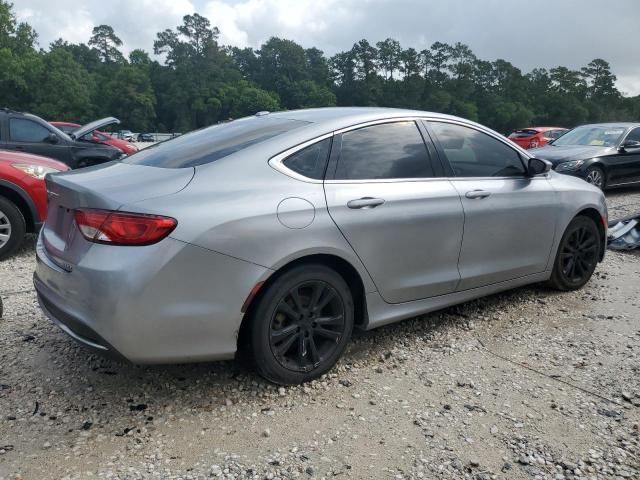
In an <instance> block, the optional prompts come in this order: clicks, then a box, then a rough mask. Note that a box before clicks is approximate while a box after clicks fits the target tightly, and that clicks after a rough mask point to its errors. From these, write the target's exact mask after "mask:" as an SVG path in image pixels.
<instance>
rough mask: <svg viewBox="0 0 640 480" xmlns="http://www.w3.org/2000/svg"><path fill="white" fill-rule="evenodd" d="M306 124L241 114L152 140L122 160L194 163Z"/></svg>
mask: <svg viewBox="0 0 640 480" xmlns="http://www.w3.org/2000/svg"><path fill="white" fill-rule="evenodd" d="M306 124H307V122H302V121H298V120H287V119H284V118H274V117H269V116H264V117H248V118H243V119H240V120H234V121H233V122H229V123H223V124H220V125H214V126H212V127H208V128H204V129H201V130H196V131H195V132H191V133H188V134H185V135H181V136H179V137H176V138H174V139H172V140H167V141H165V142H161V143H156V144H155V145H153V146H151V147H148V148H145V149H144V150H141V151H140V152H138V153H136V154H134V155H131V156H130V157H127V158H126V159H125V160H123V163H131V164H134V165H148V166H151V167H162V168H184V167H196V166H198V165H204V164H206V163H211V162H215V161H216V160H219V159H221V158H224V157H227V156H229V155H231V154H233V153H236V152H239V151H240V150H243V149H245V148H248V147H250V146H252V145H255V144H257V143H260V142H264V141H265V140H268V139H269V138H272V137H275V136H276V135H280V134H283V133H285V132H289V131H291V130H293V129H294V128H298V127H301V126H303V125H306Z"/></svg>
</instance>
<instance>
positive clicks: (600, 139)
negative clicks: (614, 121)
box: [553, 125, 624, 147]
mask: <svg viewBox="0 0 640 480" xmlns="http://www.w3.org/2000/svg"><path fill="white" fill-rule="evenodd" d="M623 133H624V128H621V127H607V126H594V125H585V126H584V127H577V128H574V129H573V130H571V131H569V132H567V133H565V134H564V135H563V136H561V137H560V138H558V139H557V140H556V141H555V142H553V145H555V146H563V145H584V146H592V147H614V146H616V145H617V144H618V142H619V141H620V138H621V137H622V134H623Z"/></svg>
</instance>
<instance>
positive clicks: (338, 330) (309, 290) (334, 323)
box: [250, 265, 354, 385]
mask: <svg viewBox="0 0 640 480" xmlns="http://www.w3.org/2000/svg"><path fill="white" fill-rule="evenodd" d="M353 322H354V308H353V297H352V295H351V291H350V290H349V287H348V286H347V284H346V282H345V281H344V279H343V278H342V276H341V275H339V274H338V273H337V272H336V271H334V270H332V269H330V268H328V267H325V266H323V265H300V266H298V267H295V268H293V269H291V270H289V271H287V272H285V273H284V274H282V275H281V276H280V277H278V278H277V279H276V280H275V281H274V282H273V283H272V284H271V285H269V286H268V287H267V290H266V291H265V292H264V293H263V295H262V296H261V298H260V299H259V300H258V304H257V305H256V308H255V309H253V311H252V313H251V330H250V335H251V338H250V340H251V350H252V354H253V357H254V360H255V364H256V368H257V369H258V372H259V373H260V374H261V375H262V376H263V377H265V378H266V379H268V380H270V381H272V382H274V383H278V384H283V385H291V384H298V383H303V382H307V381H310V380H313V379H314V378H317V377H319V376H321V375H322V374H324V373H326V372H327V371H329V370H330V369H331V368H332V367H333V366H334V365H335V364H336V362H337V361H338V359H339V358H340V356H341V355H342V353H343V352H344V349H345V347H346V345H347V343H348V342H349V339H350V338H351V331H352V329H353Z"/></svg>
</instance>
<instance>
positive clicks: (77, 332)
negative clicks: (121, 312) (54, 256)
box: [33, 275, 126, 361]
mask: <svg viewBox="0 0 640 480" xmlns="http://www.w3.org/2000/svg"><path fill="white" fill-rule="evenodd" d="M33 285H34V287H35V289H36V293H37V295H38V303H39V304H40V308H41V309H42V311H43V312H44V313H45V314H46V315H47V317H49V320H51V321H52V322H53V324H54V325H56V326H58V327H59V328H60V329H61V330H62V331H63V332H65V333H66V334H67V335H69V336H70V337H71V338H73V339H74V340H75V341H77V342H78V343H80V344H81V345H83V346H85V347H87V348H89V349H91V350H93V351H95V352H97V353H100V354H104V355H107V356H110V357H113V358H114V359H117V360H124V361H126V358H124V357H123V356H122V355H121V354H120V353H119V352H118V351H117V350H116V349H115V348H113V347H112V346H111V345H109V343H108V342H107V341H106V340H104V339H103V338H101V337H100V335H98V333H97V332H95V331H94V330H92V329H91V328H90V327H89V326H87V325H86V324H85V323H83V322H82V321H80V320H78V319H77V318H74V317H73V316H72V315H69V314H68V313H65V312H64V311H63V310H61V309H60V308H58V307H57V306H56V305H55V304H54V303H53V302H51V301H50V300H49V299H48V298H47V293H46V291H47V288H46V287H45V286H44V284H43V283H42V282H40V281H39V280H38V278H37V277H36V276H35V275H34V278H33Z"/></svg>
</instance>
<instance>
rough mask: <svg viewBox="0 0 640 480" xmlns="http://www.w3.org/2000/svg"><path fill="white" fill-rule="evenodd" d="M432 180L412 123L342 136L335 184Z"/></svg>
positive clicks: (401, 123)
mask: <svg viewBox="0 0 640 480" xmlns="http://www.w3.org/2000/svg"><path fill="white" fill-rule="evenodd" d="M432 176H433V169H432V167H431V162H430V160H429V154H428V153H427V147H426V145H425V144H424V141H423V140H422V135H421V134H420V131H419V130H418V127H417V125H416V124H415V123H414V122H398V123H385V124H382V125H374V126H371V127H364V128H360V129H358V130H353V131H351V132H346V133H344V134H342V147H341V150H340V159H339V160H338V168H337V170H336V174H335V179H336V180H370V179H384V178H425V177H432Z"/></svg>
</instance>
